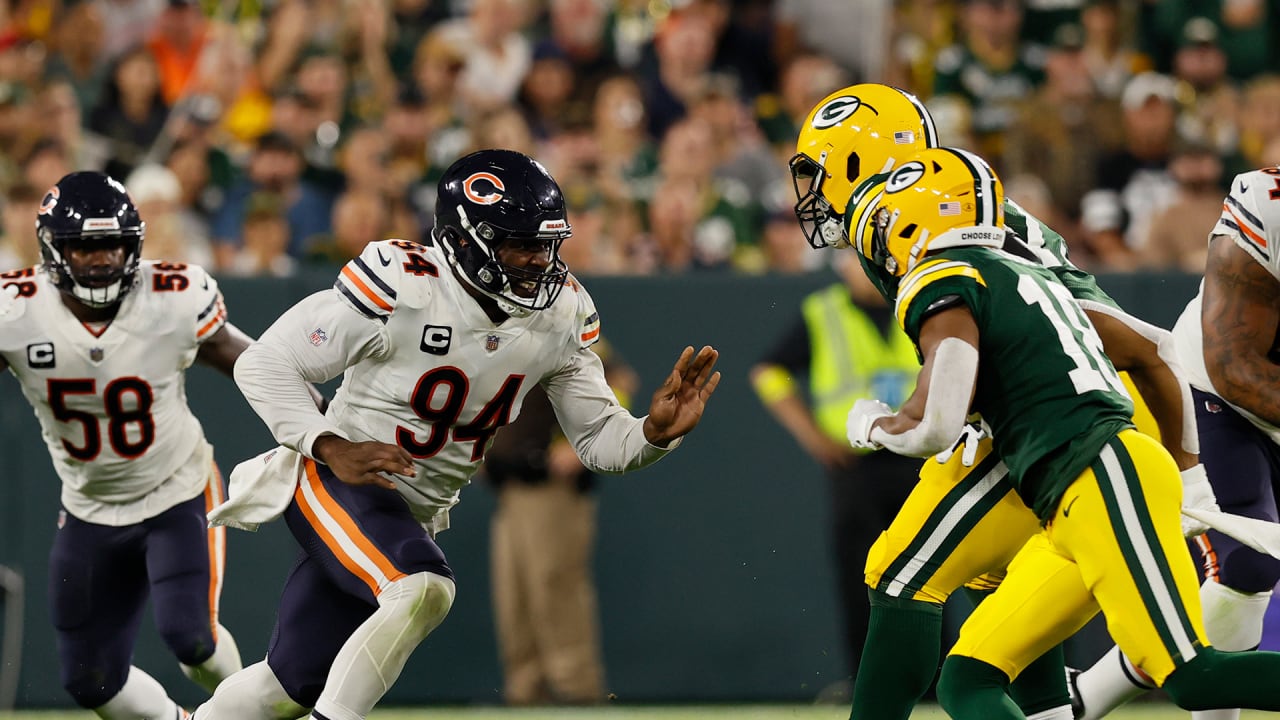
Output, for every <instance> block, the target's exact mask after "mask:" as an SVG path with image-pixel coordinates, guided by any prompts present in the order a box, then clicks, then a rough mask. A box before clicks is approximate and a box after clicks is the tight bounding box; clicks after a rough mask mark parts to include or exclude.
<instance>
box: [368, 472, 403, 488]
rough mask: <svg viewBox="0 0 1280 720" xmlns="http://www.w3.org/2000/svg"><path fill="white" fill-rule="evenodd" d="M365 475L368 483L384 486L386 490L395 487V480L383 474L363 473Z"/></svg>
mask: <svg viewBox="0 0 1280 720" xmlns="http://www.w3.org/2000/svg"><path fill="white" fill-rule="evenodd" d="M365 477H366V478H367V479H368V481H369V484H370V485H377V486H378V487H382V488H386V489H388V490H395V489H396V483H395V481H394V480H392V479H391V478H389V477H386V476H385V475H379V474H377V473H368V474H366V475H365Z"/></svg>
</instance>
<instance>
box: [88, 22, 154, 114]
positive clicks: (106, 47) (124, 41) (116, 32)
mask: <svg viewBox="0 0 1280 720" xmlns="http://www.w3.org/2000/svg"><path fill="white" fill-rule="evenodd" d="M85 1H86V2H92V3H95V4H97V5H98V6H99V8H100V9H101V11H100V13H99V14H100V15H101V17H102V41H103V44H102V54H101V56H100V57H99V58H98V59H99V61H101V62H103V63H110V62H111V61H113V60H115V59H116V58H118V57H120V56H121V55H124V54H125V53H127V52H129V51H131V50H133V49H134V48H136V47H138V46H140V45H142V43H144V42H146V39H147V36H148V35H149V34H151V28H152V26H153V25H155V22H156V18H158V17H160V13H162V12H164V7H165V2H166V1H167V0H85ZM86 107H93V106H89V105H87V106H86Z"/></svg>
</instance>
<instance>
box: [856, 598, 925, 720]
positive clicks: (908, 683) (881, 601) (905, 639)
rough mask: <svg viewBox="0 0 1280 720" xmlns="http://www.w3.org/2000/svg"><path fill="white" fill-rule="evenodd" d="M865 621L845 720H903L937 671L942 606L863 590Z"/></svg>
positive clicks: (909, 715)
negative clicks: (867, 606)
mask: <svg viewBox="0 0 1280 720" xmlns="http://www.w3.org/2000/svg"><path fill="white" fill-rule="evenodd" d="M867 594H868V595H869V596H870V598H871V621H870V624H869V627H868V628H867V641H866V644H865V645H864V646H863V652H862V662H861V663H860V664H859V665H858V674H857V676H856V677H855V678H854V683H853V708H852V710H851V712H850V714H849V718H850V720H908V718H910V717H911V710H912V708H914V707H915V705H916V703H917V702H919V701H920V698H921V697H922V696H924V694H925V691H927V690H928V689H929V683H931V682H933V676H934V675H935V674H936V673H937V671H938V655H939V653H940V652H941V646H942V639H941V638H942V606H941V605H935V604H933V603H929V602H923V601H920V600H904V599H902V598H895V597H890V596H888V595H885V594H884V593H882V592H879V591H877V590H873V589H868V590H867Z"/></svg>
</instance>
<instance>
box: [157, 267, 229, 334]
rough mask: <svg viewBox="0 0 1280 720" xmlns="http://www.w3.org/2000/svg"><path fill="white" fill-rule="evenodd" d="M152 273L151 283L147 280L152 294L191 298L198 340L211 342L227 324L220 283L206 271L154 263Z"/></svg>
mask: <svg viewBox="0 0 1280 720" xmlns="http://www.w3.org/2000/svg"><path fill="white" fill-rule="evenodd" d="M166 271H168V272H166ZM151 273H152V276H151V277H150V278H149V279H148V278H147V277H145V276H144V277H143V280H144V281H145V282H147V283H148V288H149V289H150V290H151V291H153V292H161V291H164V290H166V289H168V290H171V291H173V290H182V292H180V293H179V295H180V296H186V297H187V298H188V300H187V302H189V303H190V306H191V307H192V308H193V312H195V316H196V340H198V341H201V342H203V341H205V340H208V339H209V338H211V337H213V336H214V335H215V334H217V332H218V331H219V330H221V329H222V326H223V325H226V324H227V305H226V303H225V302H223V300H222V291H221V290H219V289H218V281H217V280H215V279H214V277H213V275H210V274H209V272H208V271H207V270H205V269H204V268H203V267H201V266H199V265H182V264H178V263H154V264H153V265H152V266H151Z"/></svg>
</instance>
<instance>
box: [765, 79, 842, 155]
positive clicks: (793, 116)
mask: <svg viewBox="0 0 1280 720" xmlns="http://www.w3.org/2000/svg"><path fill="white" fill-rule="evenodd" d="M849 84H850V83H849V82H848V79H847V77H846V76H845V74H844V72H843V71H842V70H840V67H839V66H838V65H836V64H835V63H834V62H833V61H832V60H830V59H829V58H827V57H824V56H822V55H814V54H808V53H806V54H803V55H797V56H796V57H795V58H793V59H792V60H791V61H790V62H789V63H787V65H786V66H785V67H783V69H782V74H781V78H780V80H779V87H778V92H777V93H776V94H774V95H766V96H762V97H760V98H757V99H756V103H755V110H756V122H757V123H759V125H760V129H761V130H762V131H764V136H765V139H766V140H768V141H769V144H770V145H772V146H773V149H774V154H775V156H776V157H777V158H778V160H779V161H781V162H784V163H785V162H787V161H788V160H790V159H791V156H792V155H793V154H794V153H795V151H796V147H795V146H796V134H797V133H799V132H800V123H802V122H804V118H805V116H806V115H808V114H809V110H810V109H812V108H813V106H814V105H817V104H818V101H819V100H821V99H822V98H824V97H826V96H827V95H830V94H831V93H833V92H835V91H836V90H838V89H840V88H842V87H844V86H846V85H849Z"/></svg>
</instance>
